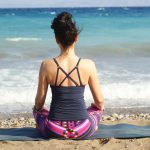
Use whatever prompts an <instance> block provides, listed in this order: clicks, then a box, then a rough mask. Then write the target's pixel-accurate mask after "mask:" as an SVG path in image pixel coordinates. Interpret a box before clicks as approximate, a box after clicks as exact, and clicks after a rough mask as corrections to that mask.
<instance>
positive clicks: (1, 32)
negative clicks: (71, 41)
mask: <svg viewBox="0 0 150 150" xmlns="http://www.w3.org/2000/svg"><path fill="white" fill-rule="evenodd" d="M62 11H68V12H71V13H72V14H73V16H74V19H75V20H76V23H77V26H78V27H79V28H80V29H82V32H81V33H80V35H79V41H78V43H77V47H76V53H77V54H78V55H80V56H81V57H83V58H84V57H85V58H90V59H92V60H94V61H95V63H96V66H97V69H98V73H99V78H100V83H101V87H102V91H103V94H104V97H105V101H106V107H145V106H150V100H149V99H150V61H149V60H150V34H149V33H150V8H149V7H138V8H136V7H134V8H132V7H129V8H127V7H122V8H49V9H0V83H1V84H0V95H1V101H0V108H1V109H0V111H3V109H5V110H7V111H8V112H10V111H13V112H15V111H27V110H28V109H30V107H31V105H32V104H34V98H35V94H36V88H37V82H38V70H39V66H40V63H41V61H42V60H43V59H47V58H52V57H54V56H56V55H57V54H59V49H58V47H57V44H56V42H55V39H54V33H53V31H52V30H51V28H50V25H51V21H52V19H53V18H54V17H55V15H56V14H57V13H59V12H62ZM50 99H51V94H50V91H49V93H48V95H47V98H46V103H47V104H49V102H50ZM85 99H86V104H87V105H88V104H89V103H90V102H91V101H92V95H91V93H90V90H89V88H88V87H87V88H86V92H85ZM8 104H9V105H11V109H10V107H8V109H6V106H8ZM21 109H22V110H21ZM7 111H6V112H7Z"/></svg>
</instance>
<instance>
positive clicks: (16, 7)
mask: <svg viewBox="0 0 150 150" xmlns="http://www.w3.org/2000/svg"><path fill="white" fill-rule="evenodd" d="M135 7H139V8H140V7H150V6H74V7H73V6H66V7H54V6H52V7H0V9H48V8H135Z"/></svg>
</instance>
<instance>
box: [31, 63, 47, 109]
mask: <svg viewBox="0 0 150 150" xmlns="http://www.w3.org/2000/svg"><path fill="white" fill-rule="evenodd" d="M47 89H48V82H47V78H46V65H45V62H44V61H43V62H42V63H41V66H40V71H39V83H38V89H37V94H36V98H35V106H34V107H35V109H36V110H40V109H42V107H43V105H44V103H45V98H46V94H47Z"/></svg>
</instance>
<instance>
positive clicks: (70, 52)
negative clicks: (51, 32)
mask: <svg viewBox="0 0 150 150" xmlns="http://www.w3.org/2000/svg"><path fill="white" fill-rule="evenodd" d="M60 49H61V53H60V55H59V56H61V57H63V58H67V57H75V56H76V54H75V51H74V46H73V45H72V46H70V47H68V48H65V49H64V48H63V47H61V48H60Z"/></svg>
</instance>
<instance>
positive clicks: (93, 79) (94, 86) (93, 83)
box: [88, 61, 104, 110]
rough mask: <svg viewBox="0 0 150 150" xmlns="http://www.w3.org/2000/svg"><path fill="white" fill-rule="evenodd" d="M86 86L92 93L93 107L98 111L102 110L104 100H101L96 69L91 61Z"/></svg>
mask: <svg viewBox="0 0 150 150" xmlns="http://www.w3.org/2000/svg"><path fill="white" fill-rule="evenodd" d="M88 84H89V87H90V90H91V92H92V95H93V99H94V102H95V105H96V106H97V107H98V108H99V109H100V110H104V98H103V95H102V91H101V88H100V83H99V79H98V74H97V69H96V66H95V63H94V62H93V61H91V63H90V76H89V81H88Z"/></svg>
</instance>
